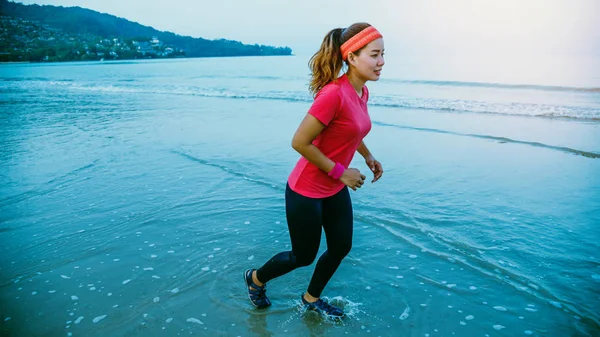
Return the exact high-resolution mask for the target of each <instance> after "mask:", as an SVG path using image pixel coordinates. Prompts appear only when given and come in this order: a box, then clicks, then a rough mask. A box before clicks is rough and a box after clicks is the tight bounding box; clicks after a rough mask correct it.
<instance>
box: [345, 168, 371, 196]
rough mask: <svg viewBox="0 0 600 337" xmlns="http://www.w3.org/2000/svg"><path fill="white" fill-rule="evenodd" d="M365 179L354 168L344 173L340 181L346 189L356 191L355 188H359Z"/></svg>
mask: <svg viewBox="0 0 600 337" xmlns="http://www.w3.org/2000/svg"><path fill="white" fill-rule="evenodd" d="M366 178H367V177H366V176H365V175H364V174H362V173H360V171H359V170H357V169H355V168H349V169H347V170H345V171H344V174H342V176H341V177H340V180H341V181H342V182H343V183H344V184H345V185H346V186H348V187H350V188H351V189H353V190H354V191H356V189H357V188H360V187H361V186H362V185H363V184H364V183H365V179H366Z"/></svg>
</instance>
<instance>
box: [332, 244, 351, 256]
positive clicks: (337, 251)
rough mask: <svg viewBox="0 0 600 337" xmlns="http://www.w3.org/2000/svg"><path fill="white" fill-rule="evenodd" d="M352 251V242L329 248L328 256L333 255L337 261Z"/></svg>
mask: <svg viewBox="0 0 600 337" xmlns="http://www.w3.org/2000/svg"><path fill="white" fill-rule="evenodd" d="M351 249H352V242H346V243H340V244H337V245H335V247H331V248H330V249H328V250H329V254H331V255H333V256H334V257H336V258H338V259H340V260H341V259H343V258H345V257H346V255H348V253H350V250H351Z"/></svg>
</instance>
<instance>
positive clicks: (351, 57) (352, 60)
mask: <svg viewBox="0 0 600 337" xmlns="http://www.w3.org/2000/svg"><path fill="white" fill-rule="evenodd" d="M348 63H350V64H351V65H353V66H356V64H355V63H356V55H354V53H353V52H350V53H348Z"/></svg>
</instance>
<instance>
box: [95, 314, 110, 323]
mask: <svg viewBox="0 0 600 337" xmlns="http://www.w3.org/2000/svg"><path fill="white" fill-rule="evenodd" d="M106 316H107V315H102V316H98V317H96V318H94V319H93V320H92V322H94V323H98V322H100V321H101V320H103V319H105V318H106Z"/></svg>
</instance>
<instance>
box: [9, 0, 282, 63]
mask: <svg viewBox="0 0 600 337" xmlns="http://www.w3.org/2000/svg"><path fill="white" fill-rule="evenodd" d="M0 16H3V18H2V22H3V23H2V28H3V30H4V31H3V33H2V34H1V36H0V39H1V40H0V48H2V50H0V60H4V59H6V57H7V55H9V54H15V50H16V49H15V48H17V49H19V48H25V49H29V53H30V54H31V52H33V51H34V50H36V49H39V47H40V43H39V41H43V42H44V43H43V44H42V45H43V46H45V47H44V48H52V47H53V46H54V48H55V49H56V48H59V49H61V50H62V51H63V54H64V52H65V50H67V49H68V48H69V46H70V45H71V46H75V45H77V46H78V48H84V47H86V48H84V49H78V50H75V49H72V50H71V51H70V54H72V55H81V54H82V53H87V54H88V55H89V54H90V50H92V49H94V48H95V49H96V54H97V53H102V55H104V56H106V57H107V58H118V59H125V58H139V57H182V56H185V57H215V56H261V55H291V54H292V50H291V49H290V48H289V47H273V46H264V45H257V44H255V45H247V44H242V43H241V42H239V41H232V40H225V39H218V40H207V39H203V38H193V37H190V36H181V35H177V34H174V33H171V32H163V31H159V30H156V29H154V28H152V27H148V26H144V25H141V24H138V23H135V22H131V21H128V20H126V19H123V18H119V17H116V16H113V15H110V14H104V13H99V12H96V11H93V10H89V9H85V8H80V7H60V6H40V5H23V4H21V3H14V2H10V1H7V0H0ZM28 27H29V28H28ZM51 32H54V34H57V35H59V36H60V38H56V37H54V39H53V40H52V38H53V37H52V36H48V35H49V34H51ZM36 34H37V35H36ZM40 34H41V35H40ZM40 36H44V37H43V38H42V39H41V40H40ZM96 40H98V41H96ZM32 41H33V42H35V43H34V44H32V43H33V42H32ZM50 41H54V44H52V43H50ZM91 41H96V43H91ZM103 41H104V42H103ZM107 41H113V42H111V43H108V44H107ZM67 42H68V43H67ZM98 42H100V43H98ZM90 44H91V45H90ZM56 45H60V47H56ZM103 45H104V46H103ZM123 46H125V47H123ZM119 48H121V49H119ZM123 48H125V49H123ZM127 48H129V50H127ZM9 49H10V50H9ZM19 50H21V49H19ZM98 50H101V51H100V52H98ZM111 51H112V54H110V52H111ZM119 51H121V53H119ZM138 51H139V53H138ZM21 52H23V50H21ZM77 53H79V54H77ZM21 54H23V53H21ZM61 55H62V54H61ZM115 55H117V56H116V57H115ZM46 56H48V55H46ZM73 57H75V56H73ZM21 58H23V55H21ZM46 59H47V60H49V59H48V58H46ZM56 60H63V59H56ZM67 60H68V59H67ZM33 61H36V60H35V58H34V59H33Z"/></svg>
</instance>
